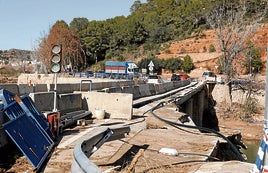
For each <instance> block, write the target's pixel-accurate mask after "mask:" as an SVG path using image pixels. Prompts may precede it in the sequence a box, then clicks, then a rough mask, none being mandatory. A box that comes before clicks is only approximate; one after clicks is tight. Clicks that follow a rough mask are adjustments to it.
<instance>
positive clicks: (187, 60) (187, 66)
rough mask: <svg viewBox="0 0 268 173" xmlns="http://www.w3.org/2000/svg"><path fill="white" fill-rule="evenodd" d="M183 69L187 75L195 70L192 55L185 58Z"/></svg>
mask: <svg viewBox="0 0 268 173" xmlns="http://www.w3.org/2000/svg"><path fill="white" fill-rule="evenodd" d="M182 69H183V71H185V73H190V71H191V70H193V69H194V63H193V60H192V58H191V57H190V55H186V56H185V57H184V58H183V63H182Z"/></svg>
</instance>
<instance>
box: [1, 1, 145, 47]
mask: <svg viewBox="0 0 268 173" xmlns="http://www.w3.org/2000/svg"><path fill="white" fill-rule="evenodd" d="M134 2H135V0H0V50H9V49H11V48H16V49H23V50H33V49H34V48H35V47H37V43H38V40H40V38H42V37H44V35H46V34H48V31H49V28H50V27H51V26H52V25H53V24H54V23H55V22H56V21H57V20H64V21H65V22H66V23H67V24H70V22H71V21H72V20H73V18H77V17H85V18H87V19H88V20H89V21H91V20H105V19H108V18H114V17H115V16H121V15H124V16H128V15H129V14H130V12H129V11H130V7H131V5H132V4H133V3H134ZM141 2H146V0H141Z"/></svg>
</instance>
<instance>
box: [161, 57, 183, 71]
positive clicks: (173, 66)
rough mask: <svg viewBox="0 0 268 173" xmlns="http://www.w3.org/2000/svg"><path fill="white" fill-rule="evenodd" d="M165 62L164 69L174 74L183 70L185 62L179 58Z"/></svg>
mask: <svg viewBox="0 0 268 173" xmlns="http://www.w3.org/2000/svg"><path fill="white" fill-rule="evenodd" d="M164 61H165V64H164V68H165V69H167V70H170V71H171V72H172V73H174V72H175V71H176V70H181V69H182V64H183V62H182V60H181V59H179V58H170V59H167V60H164Z"/></svg>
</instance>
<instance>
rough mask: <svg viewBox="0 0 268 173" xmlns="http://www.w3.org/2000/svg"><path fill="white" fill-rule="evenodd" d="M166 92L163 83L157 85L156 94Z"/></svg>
mask: <svg viewBox="0 0 268 173" xmlns="http://www.w3.org/2000/svg"><path fill="white" fill-rule="evenodd" d="M164 92H165V88H164V85H163V84H158V85H155V93H156V94H162V93H164Z"/></svg>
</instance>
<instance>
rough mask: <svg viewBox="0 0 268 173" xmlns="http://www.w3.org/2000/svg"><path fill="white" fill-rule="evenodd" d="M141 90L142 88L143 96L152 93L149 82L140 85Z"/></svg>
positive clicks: (141, 93)
mask: <svg viewBox="0 0 268 173" xmlns="http://www.w3.org/2000/svg"><path fill="white" fill-rule="evenodd" d="M139 90H140V96H141V97H146V96H150V95H151V92H150V88H149V84H143V85H139Z"/></svg>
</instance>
